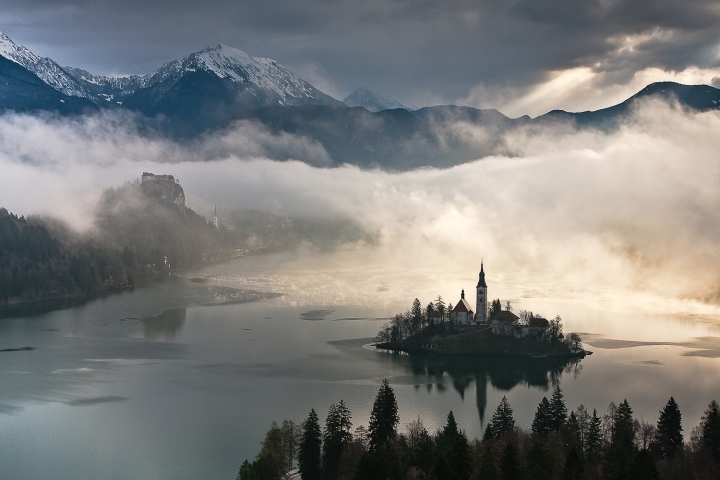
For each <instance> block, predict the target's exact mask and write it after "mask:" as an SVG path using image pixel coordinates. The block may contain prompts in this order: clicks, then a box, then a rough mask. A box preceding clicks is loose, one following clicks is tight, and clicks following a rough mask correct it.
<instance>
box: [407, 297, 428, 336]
mask: <svg viewBox="0 0 720 480" xmlns="http://www.w3.org/2000/svg"><path fill="white" fill-rule="evenodd" d="M410 315H411V317H412V329H413V333H417V332H419V331H420V330H422V328H423V326H424V325H423V324H424V323H425V318H424V317H423V308H422V304H421V303H420V300H418V299H417V298H416V299H415V300H414V301H413V304H412V307H410Z"/></svg>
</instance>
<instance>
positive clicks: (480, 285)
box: [477, 261, 487, 288]
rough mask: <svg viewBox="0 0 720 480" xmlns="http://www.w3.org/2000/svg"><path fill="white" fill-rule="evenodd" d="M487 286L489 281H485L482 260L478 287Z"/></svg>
mask: <svg viewBox="0 0 720 480" xmlns="http://www.w3.org/2000/svg"><path fill="white" fill-rule="evenodd" d="M480 287H483V288H487V283H485V270H484V269H483V262H482V261H481V262H480V278H479V279H478V284H477V288H480Z"/></svg>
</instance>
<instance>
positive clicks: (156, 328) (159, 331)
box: [140, 308, 186, 341]
mask: <svg viewBox="0 0 720 480" xmlns="http://www.w3.org/2000/svg"><path fill="white" fill-rule="evenodd" d="M185 315H186V310H185V309H184V308H175V309H172V310H165V311H164V312H163V313H161V314H160V315H158V316H156V317H145V318H141V319H140V322H142V325H143V329H144V331H145V338H147V339H148V340H161V341H170V340H174V339H175V337H177V336H178V333H180V330H182V328H183V326H184V325H185Z"/></svg>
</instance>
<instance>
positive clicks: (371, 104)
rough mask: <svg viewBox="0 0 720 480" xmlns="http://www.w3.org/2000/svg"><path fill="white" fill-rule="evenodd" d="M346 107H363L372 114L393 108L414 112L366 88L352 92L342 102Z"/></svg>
mask: <svg viewBox="0 0 720 480" xmlns="http://www.w3.org/2000/svg"><path fill="white" fill-rule="evenodd" d="M342 102H343V103H344V104H345V105H347V106H348V107H364V108H366V109H368V110H370V111H371V112H373V113H377V112H381V111H383V110H390V109H393V108H404V109H405V110H416V109H414V108H409V107H406V106H405V105H403V104H402V103H400V102H398V101H397V100H395V99H393V98H388V97H385V96H383V95H380V94H379V93H377V92H374V91H372V90H370V89H369V88H367V87H359V88H357V89H355V90H353V91H352V92H351V93H350V94H349V95H348V96H347V97H345V98H344V99H343V101H342Z"/></svg>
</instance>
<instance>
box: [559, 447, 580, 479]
mask: <svg viewBox="0 0 720 480" xmlns="http://www.w3.org/2000/svg"><path fill="white" fill-rule="evenodd" d="M584 471H585V465H584V464H583V459H582V456H581V455H580V453H579V452H578V451H577V449H576V448H575V447H572V448H571V449H570V453H568V456H567V459H566V460H565V474H564V475H563V478H564V479H565V480H577V479H578V478H582V475H583V472H584Z"/></svg>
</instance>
